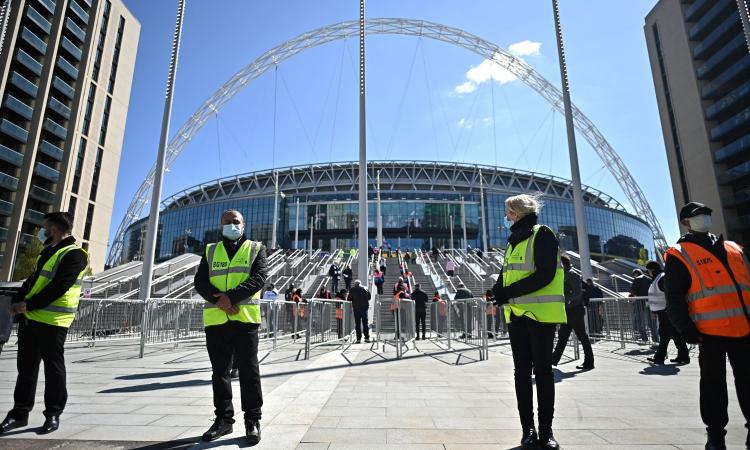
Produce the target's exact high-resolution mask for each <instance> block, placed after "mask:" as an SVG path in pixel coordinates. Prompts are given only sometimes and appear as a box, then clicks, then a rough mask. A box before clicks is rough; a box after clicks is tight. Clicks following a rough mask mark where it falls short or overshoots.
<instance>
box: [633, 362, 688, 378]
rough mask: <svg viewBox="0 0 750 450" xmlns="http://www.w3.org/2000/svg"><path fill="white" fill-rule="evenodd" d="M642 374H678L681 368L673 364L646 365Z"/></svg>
mask: <svg viewBox="0 0 750 450" xmlns="http://www.w3.org/2000/svg"><path fill="white" fill-rule="evenodd" d="M638 373H640V374H641V375H661V376H669V375H677V374H678V373H680V368H679V367H677V366H675V365H672V364H667V365H661V366H648V367H644V368H643V369H642V370H641V371H640V372H638Z"/></svg>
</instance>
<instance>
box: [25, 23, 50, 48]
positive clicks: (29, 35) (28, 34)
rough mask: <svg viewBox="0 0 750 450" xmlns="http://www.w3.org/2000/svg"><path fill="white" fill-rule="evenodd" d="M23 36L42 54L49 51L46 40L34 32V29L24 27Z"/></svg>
mask: <svg viewBox="0 0 750 450" xmlns="http://www.w3.org/2000/svg"><path fill="white" fill-rule="evenodd" d="M21 38H22V39H23V40H24V41H26V42H28V43H29V45H31V46H32V47H34V48H35V49H37V51H38V52H39V53H41V54H45V53H47V43H46V42H44V41H43V40H42V39H41V38H40V37H39V36H37V35H36V34H34V32H33V31H31V30H29V29H28V28H26V27H23V30H21Z"/></svg>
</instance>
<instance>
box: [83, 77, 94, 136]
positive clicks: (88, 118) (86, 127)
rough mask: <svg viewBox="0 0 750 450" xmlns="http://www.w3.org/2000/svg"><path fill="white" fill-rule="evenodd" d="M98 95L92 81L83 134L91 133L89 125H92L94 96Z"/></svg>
mask: <svg viewBox="0 0 750 450" xmlns="http://www.w3.org/2000/svg"><path fill="white" fill-rule="evenodd" d="M95 96H96V86H95V85H94V83H91V87H89V97H88V99H86V113H85V114H84V116H83V129H82V130H81V131H82V132H83V134H85V135H88V134H89V127H90V126H91V112H92V111H93V110H94V97H95Z"/></svg>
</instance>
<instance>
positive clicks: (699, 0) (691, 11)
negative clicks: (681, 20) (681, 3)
mask: <svg viewBox="0 0 750 450" xmlns="http://www.w3.org/2000/svg"><path fill="white" fill-rule="evenodd" d="M713 1H714V0H696V1H695V3H693V4H692V5H690V7H689V8H688V9H687V11H685V20H687V21H688V22H695V19H697V18H698V17H697V16H698V15H700V14H703V13H704V12H706V10H707V9H708V7H709V6H711V3H712V2H713Z"/></svg>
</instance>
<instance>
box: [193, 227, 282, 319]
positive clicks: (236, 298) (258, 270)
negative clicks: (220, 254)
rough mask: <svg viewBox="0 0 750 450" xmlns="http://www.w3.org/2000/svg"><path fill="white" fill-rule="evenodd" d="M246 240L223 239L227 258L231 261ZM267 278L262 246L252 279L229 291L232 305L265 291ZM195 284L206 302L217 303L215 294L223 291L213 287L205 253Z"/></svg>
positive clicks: (251, 272)
mask: <svg viewBox="0 0 750 450" xmlns="http://www.w3.org/2000/svg"><path fill="white" fill-rule="evenodd" d="M246 240H247V238H246V237H245V236H242V237H241V238H239V239H238V240H236V241H230V240H229V239H227V238H222V242H224V249H226V251H227V256H228V257H229V259H230V260H231V259H232V258H233V257H234V255H235V254H236V253H237V249H238V248H239V247H240V245H242V243H243V242H245V241H246ZM266 278H268V267H267V266H266V246H265V245H261V247H260V252H259V253H258V256H257V257H256V258H255V261H253V267H252V268H251V269H250V278H248V279H247V280H245V281H244V282H243V283H240V285H239V286H237V287H236V288H234V289H230V290H228V291H227V292H226V294H227V296H228V297H229V300H231V301H232V304H233V305H236V304H237V303H239V302H241V301H242V300H246V299H248V298H250V297H252V296H253V295H255V293H256V292H258V291H260V290H261V289H263V286H264V285H265V283H266ZM193 282H194V284H195V290H196V291H197V292H198V293H199V294H200V296H201V297H203V299H204V300H206V301H207V302H210V303H214V304H215V303H216V298H215V297H214V294H218V293H220V292H221V291H219V290H218V289H216V287H214V285H212V284H211V282H210V280H209V276H208V261H207V260H206V254H205V252H204V254H203V257H202V258H201V263H200V265H199V266H198V272H197V273H196V274H195V278H194V280H193Z"/></svg>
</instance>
